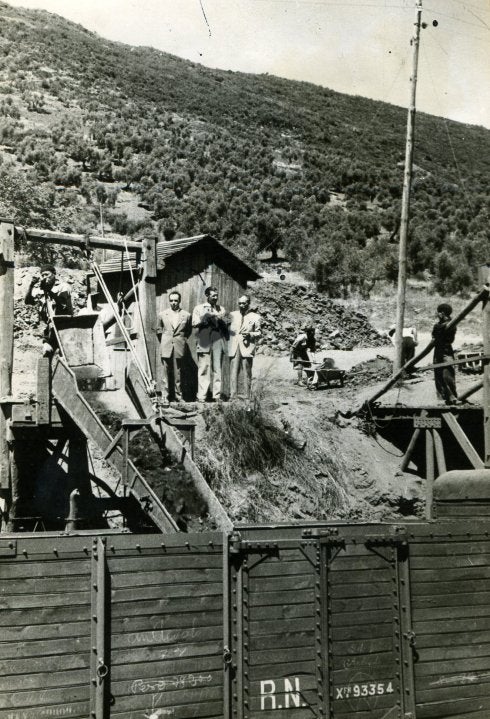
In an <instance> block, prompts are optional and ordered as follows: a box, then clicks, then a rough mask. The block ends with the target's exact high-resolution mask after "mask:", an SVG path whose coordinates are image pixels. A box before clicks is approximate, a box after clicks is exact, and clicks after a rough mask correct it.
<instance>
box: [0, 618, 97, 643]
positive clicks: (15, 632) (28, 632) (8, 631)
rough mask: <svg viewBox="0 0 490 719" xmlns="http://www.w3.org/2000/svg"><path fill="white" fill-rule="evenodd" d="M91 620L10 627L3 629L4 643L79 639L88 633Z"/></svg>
mask: <svg viewBox="0 0 490 719" xmlns="http://www.w3.org/2000/svg"><path fill="white" fill-rule="evenodd" d="M89 627H90V620H89V618H88V617H87V619H86V620H85V621H82V622H59V623H58V624H34V625H29V624H28V625H24V626H9V627H4V628H3V629H2V643H7V642H16V641H22V642H28V641H31V640H35V639H54V638H61V639H63V638H66V637H78V636H80V635H83V634H84V633H86V632H87V633H88V631H89Z"/></svg>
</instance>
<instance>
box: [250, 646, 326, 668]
mask: <svg viewBox="0 0 490 719" xmlns="http://www.w3.org/2000/svg"><path fill="white" fill-rule="evenodd" d="M314 659H315V648H314V646H313V642H311V644H310V645H309V646H305V647H301V648H299V647H290V648H285V649H275V648H274V649H266V650H261V651H255V652H254V653H253V658H251V659H250V665H252V664H253V665H255V666H258V665H259V664H261V665H264V664H265V665H272V664H276V663H279V662H282V663H286V664H288V663H290V662H294V661H298V662H307V661H312V660H314Z"/></svg>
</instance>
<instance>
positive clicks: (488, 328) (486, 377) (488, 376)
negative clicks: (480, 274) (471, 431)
mask: <svg viewBox="0 0 490 719" xmlns="http://www.w3.org/2000/svg"><path fill="white" fill-rule="evenodd" d="M487 282H488V277H487ZM483 354H485V355H488V354H490V302H489V301H487V302H486V303H485V304H484V306H483ZM483 433H484V439H485V450H484V452H485V455H484V460H485V462H484V463H485V467H490V364H489V363H488V360H483Z"/></svg>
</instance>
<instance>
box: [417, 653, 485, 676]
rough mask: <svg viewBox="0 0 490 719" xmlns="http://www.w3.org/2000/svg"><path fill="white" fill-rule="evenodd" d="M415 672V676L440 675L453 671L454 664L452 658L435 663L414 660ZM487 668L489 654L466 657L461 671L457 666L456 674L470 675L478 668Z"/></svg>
mask: <svg viewBox="0 0 490 719" xmlns="http://www.w3.org/2000/svg"><path fill="white" fill-rule="evenodd" d="M414 667H415V672H416V675H417V677H418V678H419V679H420V678H423V677H428V676H431V677H434V676H436V677H440V676H442V675H444V674H446V675H450V674H452V673H453V672H454V671H455V665H454V661H453V660H449V661H445V662H444V661H439V662H437V664H435V663H434V662H424V661H420V662H416V663H415V665H414ZM481 669H483V670H488V669H490V656H483V657H468V658H467V659H466V660H465V662H464V668H463V670H462V671H459V668H457V671H458V676H464V675H465V674H468V675H470V676H471V673H472V672H474V671H478V670H481Z"/></svg>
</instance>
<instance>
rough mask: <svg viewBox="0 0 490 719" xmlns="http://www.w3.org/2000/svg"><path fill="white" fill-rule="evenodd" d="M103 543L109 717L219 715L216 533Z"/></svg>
mask: <svg viewBox="0 0 490 719" xmlns="http://www.w3.org/2000/svg"><path fill="white" fill-rule="evenodd" d="M209 536H210V535H200V536H197V535H195V536H193V537H191V536H190V535H186V537H185V540H184V539H183V538H182V535H180V537H179V536H178V535H177V536H176V537H167V536H166V537H165V544H163V543H162V542H161V537H159V538H155V536H152V537H139V536H136V535H135V536H132V537H127V538H126V539H125V540H124V542H123V541H122V539H119V540H118V542H113V543H112V544H110V543H109V544H108V546H107V551H106V557H107V569H108V576H109V582H110V594H111V606H110V618H109V622H110V627H111V639H110V649H109V650H108V654H109V656H110V666H111V671H110V694H111V697H112V698H111V714H110V716H111V719H129V718H131V719H135V718H136V717H141V719H143V718H144V717H158V718H159V719H160V718H161V717H165V716H169V717H172V718H173V719H191V717H192V718H199V719H201V718H202V719H213V718H215V719H217V718H218V717H220V719H222V717H223V559H222V545H221V537H220V536H219V537H218V536H217V538H216V540H215V541H213V542H212V543H211V544H210V543H209V542H210V540H209Z"/></svg>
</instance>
